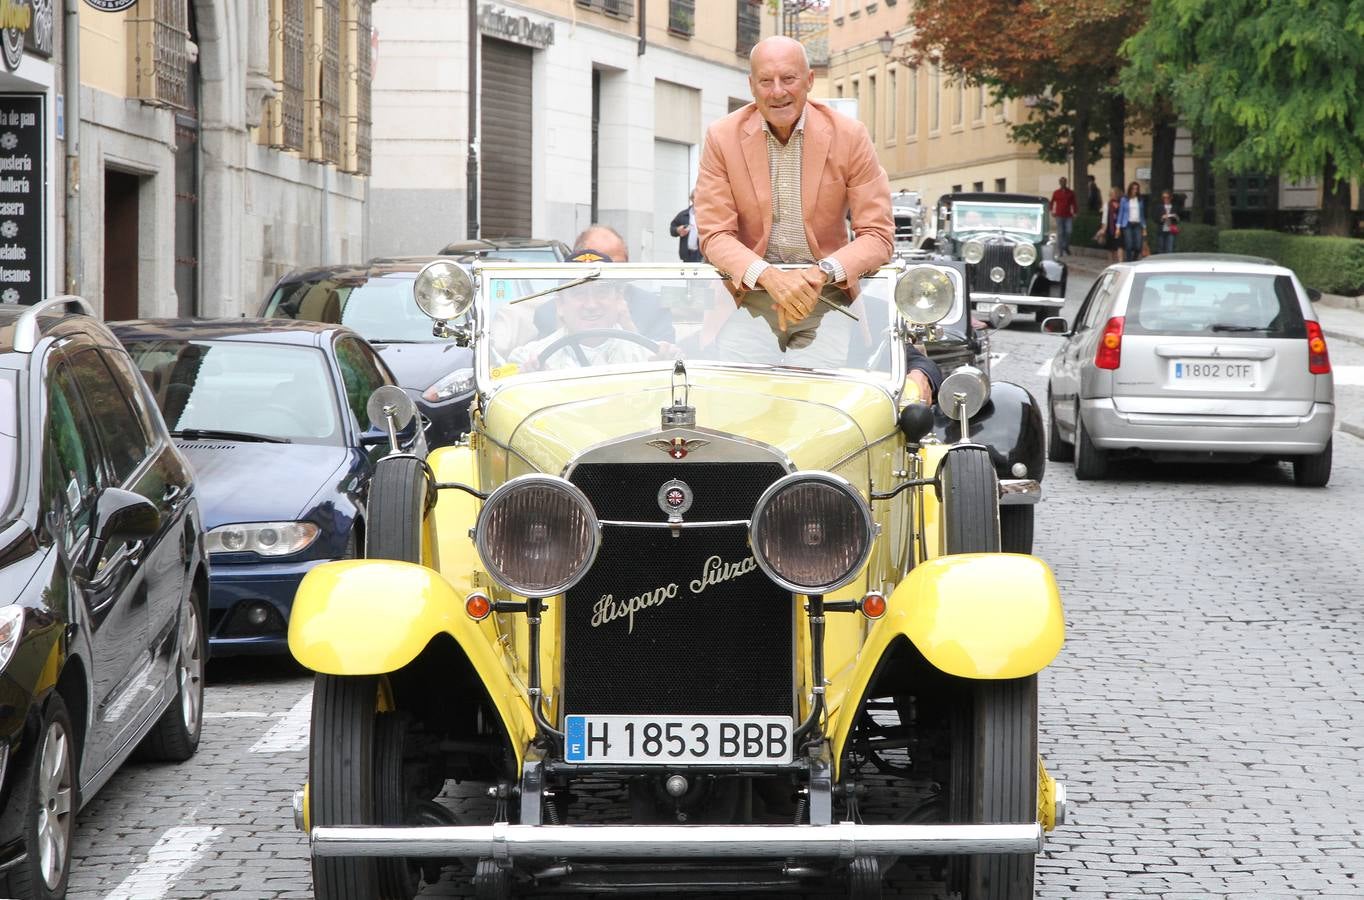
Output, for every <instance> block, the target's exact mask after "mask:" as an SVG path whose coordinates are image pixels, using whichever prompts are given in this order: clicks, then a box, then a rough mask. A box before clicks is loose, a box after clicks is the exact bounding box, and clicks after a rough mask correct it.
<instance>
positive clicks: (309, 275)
mask: <svg viewBox="0 0 1364 900" xmlns="http://www.w3.org/2000/svg"><path fill="white" fill-rule="evenodd" d="M440 258H441V257H438V256H414V257H400V258H394V259H384V260H375V261H373V262H371V263H369V264H367V265H354V266H331V267H328V268H323V269H308V270H305V271H299V272H292V273H290V274H288V275H286V276H284V277H283V278H281V279H280V280H279V283H278V284H276V285H275V287H274V289H273V290H272V291H271V292H270V296H269V297H268V298H266V300H265V303H263V304H262V305H261V310H260V315H261V317H262V318H281V319H303V320H307V321H313V322H329V323H333V324H335V323H340V324H343V325H348V326H350V327H351V328H353V329H355V330H356V331H358V332H359V333H360V335H361V336H362V337H364V338H365V339H366V340H368V341H369V342H370V343H371V344H373V345H374V349H375V350H377V351H379V355H380V356H382V357H383V358H384V362H385V363H387V364H388V366H389V368H390V369H392V370H393V374H394V377H395V378H397V381H398V385H399V386H400V387H402V388H403V390H405V391H407V392H408V394H410V395H411V396H412V399H413V400H415V401H416V403H417V409H418V411H419V412H420V413H421V415H422V416H423V417H424V419H425V420H426V421H427V422H428V423H429V424H428V426H427V432H426V442H427V444H429V445H430V446H431V447H432V448H435V447H443V446H446V445H448V444H453V443H455V442H456V441H458V440H459V439H460V436H461V435H462V434H464V433H465V432H467V431H468V430H469V401H470V400H471V399H472V398H473V395H474V354H473V351H472V350H470V349H469V348H468V347H461V346H459V345H458V344H457V343H456V342H455V340H454V339H452V338H447V337H436V336H435V335H433V334H432V329H431V320H430V319H428V318H426V317H425V316H423V315H422V314H421V311H420V310H419V309H418V308H417V305H416V303H414V302H413V299H412V283H413V281H414V280H415V279H416V277H417V273H418V272H420V271H421V270H422V268H423V267H424V266H425V265H426V264H427V263H429V262H431V261H432V260H435V259H440Z"/></svg>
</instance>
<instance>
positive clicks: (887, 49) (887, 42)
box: [876, 31, 895, 57]
mask: <svg viewBox="0 0 1364 900" xmlns="http://www.w3.org/2000/svg"><path fill="white" fill-rule="evenodd" d="M876 46H878V47H880V48H881V55H882V56H887V57H888V56H890V53H891V51H892V50H894V49H895V37H894V36H893V35H892V34H891V33H890V32H889V31H887V32H886V33H885V34H883V35H881V36H880V37H879V38H877V39H876Z"/></svg>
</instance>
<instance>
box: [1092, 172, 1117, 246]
mask: <svg viewBox="0 0 1364 900" xmlns="http://www.w3.org/2000/svg"><path fill="white" fill-rule="evenodd" d="M1121 210H1122V191H1120V190H1118V189H1117V188H1109V190H1108V202H1107V203H1105V204H1104V208H1103V212H1102V213H1100V215H1099V230H1098V231H1096V232H1094V243H1096V244H1098V245H1099V246H1100V247H1103V248H1104V249H1105V250H1107V251H1108V256H1109V258H1110V259H1111V260H1112V261H1113V262H1118V261H1119V260H1121V259H1122V229H1121V228H1120V227H1118V213H1119V212H1121Z"/></svg>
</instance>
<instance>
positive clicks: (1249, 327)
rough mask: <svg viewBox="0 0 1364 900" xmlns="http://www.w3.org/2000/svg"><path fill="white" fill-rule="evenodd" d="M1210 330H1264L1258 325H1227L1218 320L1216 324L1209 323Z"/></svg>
mask: <svg viewBox="0 0 1364 900" xmlns="http://www.w3.org/2000/svg"><path fill="white" fill-rule="evenodd" d="M1208 330H1209V331H1264V329H1263V328H1261V327H1260V326H1258V325H1225V324H1223V323H1221V322H1218V323H1217V324H1216V325H1209V326H1208Z"/></svg>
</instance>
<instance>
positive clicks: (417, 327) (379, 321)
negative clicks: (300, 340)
mask: <svg viewBox="0 0 1364 900" xmlns="http://www.w3.org/2000/svg"><path fill="white" fill-rule="evenodd" d="M550 258H551V259H552V258H553V257H550ZM414 277H415V274H414V273H406V274H402V275H385V276H383V277H380V278H370V279H368V280H365V281H363V282H360V283H354V282H350V283H345V282H339V281H336V280H333V279H323V280H321V281H301V282H297V283H295V284H287V285H284V286H282V287H280V288H279V289H277V290H276V291H275V293H274V296H272V297H271V298H270V302H269V304H267V305H266V307H265V313H264V316H265V317H266V318H267V319H271V318H273V319H304V320H306V321H310V322H327V323H329V324H332V325H337V324H339V325H349V326H350V327H351V328H354V329H355V330H356V331H358V332H360V334H361V336H363V337H364V338H365V340H368V341H376V342H387V343H392V342H395V341H444V340H448V338H438V337H435V336H434V335H432V334H431V320H430V319H428V318H427V317H426V316H424V315H422V312H421V310H420V309H418V308H417V305H416V304H415V303H413V302H412V280H413V278H414Z"/></svg>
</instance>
